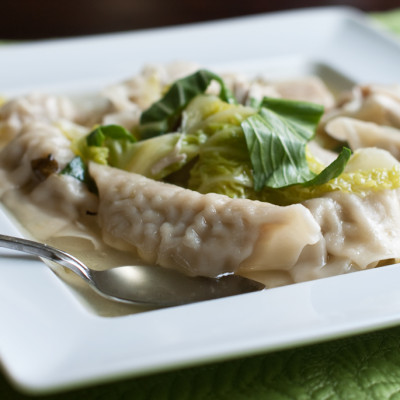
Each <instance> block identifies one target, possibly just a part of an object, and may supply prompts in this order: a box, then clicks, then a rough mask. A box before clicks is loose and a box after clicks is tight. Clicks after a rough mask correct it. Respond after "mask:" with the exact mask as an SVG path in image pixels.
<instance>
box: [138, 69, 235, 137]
mask: <svg viewBox="0 0 400 400" xmlns="http://www.w3.org/2000/svg"><path fill="white" fill-rule="evenodd" d="M213 80H215V81H217V82H218V83H219V84H220V86H221V90H220V94H219V97H220V98H221V99H222V100H223V101H226V102H227V103H230V104H236V99H235V98H234V96H233V94H232V93H231V92H230V90H229V89H228V88H227V87H226V86H225V83H224V81H223V80H222V79H221V78H220V77H219V76H218V75H216V74H214V73H213V72H210V71H208V70H204V69H202V70H199V71H197V72H195V73H194V74H192V75H189V76H187V77H185V78H182V79H179V80H177V81H175V82H174V83H173V84H172V86H171V87H170V89H169V90H168V92H167V93H166V94H165V96H164V97H163V98H162V99H160V100H159V101H157V102H155V103H154V104H153V105H151V106H150V108H148V109H147V110H146V111H144V112H143V113H142V115H141V118H140V125H139V133H140V137H141V139H149V138H151V137H154V136H158V135H162V134H164V133H168V132H172V131H173V130H174V129H175V127H176V124H177V123H178V121H179V119H180V116H181V112H182V110H183V109H184V108H185V107H186V106H187V105H188V104H189V102H190V101H191V100H192V99H193V98H194V97H196V96H197V95H199V94H202V93H204V92H205V91H206V90H207V88H208V86H209V85H210V83H211V82H212V81H213Z"/></svg>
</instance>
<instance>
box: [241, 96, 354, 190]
mask: <svg viewBox="0 0 400 400" xmlns="http://www.w3.org/2000/svg"><path fill="white" fill-rule="evenodd" d="M262 104H263V105H264V106H266V105H268V107H269V108H268V109H267V108H265V107H263V108H261V110H260V111H259V113H258V114H255V115H252V116H250V117H248V118H247V119H246V120H244V121H243V122H242V124H241V126H242V128H243V131H244V135H245V139H246V144H247V148H248V151H249V155H250V161H251V164H252V168H253V179H254V189H255V190H257V191H258V190H261V189H263V188H264V187H270V188H281V187H286V186H290V185H294V184H305V185H309V186H311V185H320V184H322V183H325V182H327V181H328V180H330V179H332V178H334V177H336V176H338V175H339V174H340V173H341V172H342V171H343V169H344V167H345V165H346V163H347V161H348V159H349V157H350V153H349V150H348V149H345V150H343V151H342V153H341V154H340V155H339V157H338V158H337V159H336V160H335V161H334V162H333V163H332V164H330V165H329V166H328V167H327V168H325V169H324V170H323V171H322V172H321V173H320V174H318V175H316V174H315V173H314V172H313V171H311V170H310V168H309V166H308V163H307V159H306V145H307V143H308V142H309V141H310V140H311V139H312V137H313V136H314V134H315V128H316V126H317V123H318V121H319V119H320V117H321V115H322V112H323V108H322V107H321V106H319V105H314V104H312V103H306V102H298V101H288V100H282V99H264V100H263V102H262Z"/></svg>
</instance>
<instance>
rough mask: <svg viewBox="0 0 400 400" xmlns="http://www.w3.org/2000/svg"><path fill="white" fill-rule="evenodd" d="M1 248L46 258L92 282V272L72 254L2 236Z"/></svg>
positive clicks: (0, 238) (29, 241)
mask: <svg viewBox="0 0 400 400" xmlns="http://www.w3.org/2000/svg"><path fill="white" fill-rule="evenodd" d="M0 247H5V248H7V249H12V250H17V251H22V252H24V253H29V254H33V255H35V256H38V257H43V258H46V259H47V260H50V261H53V262H56V263H57V264H60V265H62V266H63V267H66V268H68V269H70V270H71V271H73V272H75V273H76V274H77V275H79V276H80V277H81V278H83V279H84V280H86V281H87V282H91V281H92V277H91V273H90V272H91V271H90V269H89V268H88V267H87V266H86V265H85V264H83V263H82V262H81V261H79V260H78V259H76V258H75V257H73V256H71V255H70V254H68V253H65V252H64V251H62V250H59V249H56V248H54V247H52V246H49V245H47V244H44V243H38V242H34V241H32V240H28V239H22V238H17V237H14V236H7V235H1V234H0Z"/></svg>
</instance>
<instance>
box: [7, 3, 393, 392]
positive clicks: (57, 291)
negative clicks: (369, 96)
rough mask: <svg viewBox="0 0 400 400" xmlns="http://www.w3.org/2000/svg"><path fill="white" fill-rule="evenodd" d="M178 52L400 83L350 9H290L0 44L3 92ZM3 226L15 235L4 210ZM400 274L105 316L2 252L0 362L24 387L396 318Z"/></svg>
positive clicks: (262, 346) (113, 73)
mask: <svg viewBox="0 0 400 400" xmlns="http://www.w3.org/2000/svg"><path fill="white" fill-rule="evenodd" d="M176 59H183V60H190V61H196V62H198V63H200V64H203V65H204V66H207V67H208V68H211V69H214V70H215V69H217V70H227V69H228V70H234V71H242V70H245V71H253V72H265V73H268V74H269V75H271V76H279V77H282V76H284V75H287V76H291V75H296V76H297V75H302V74H307V73H313V74H317V75H321V76H322V77H323V78H324V79H326V80H327V82H328V84H332V85H333V86H336V87H338V86H339V87H340V89H342V88H345V87H349V85H350V84H351V83H352V82H363V83H368V82H379V83H396V82H397V83H398V82H400V69H399V67H398V66H399V65H400V46H399V44H398V43H397V42H396V41H395V40H394V39H391V38H390V37H389V36H388V35H386V34H384V33H382V32H380V31H378V30H376V29H375V28H373V27H372V26H371V25H370V24H369V22H368V21H367V19H366V18H365V17H364V15H363V14H361V13H359V12H357V11H355V10H352V9H347V8H323V9H312V10H307V11H289V12H284V13H275V14H269V15H259V16H253V17H245V18H239V19H233V20H226V21H221V22H212V23H204V24H196V25H190V26H181V27H174V28H168V29H157V30H148V31H142V32H133V33H123V34H112V35H104V36H96V37H89V38H79V39H71V40H54V41H47V42H40V43H31V44H21V45H9V46H2V47H1V48H0V65H1V74H0V92H2V94H6V95H8V94H10V95H14V94H18V93H23V92H28V91H31V90H42V91H52V92H63V91H69V92H73V91H75V92H86V91H90V90H92V89H97V88H102V87H104V86H105V85H107V84H109V83H111V82H117V81H120V80H122V79H124V78H127V77H129V76H132V75H133V74H134V73H136V72H137V71H138V70H139V69H140V68H141V67H142V66H143V65H144V64H146V63H155V62H162V63H164V62H168V61H174V60H176ZM0 223H1V226H2V228H1V231H2V232H3V233H9V234H18V232H17V228H16V226H15V224H13V223H12V222H10V220H9V219H8V218H7V217H6V215H5V214H1V215H0ZM398 282H400V268H399V267H398V266H389V267H385V268H380V269H377V270H369V271H365V272H357V273H353V274H349V275H346V276H338V277H333V278H327V279H321V280H318V281H313V282H307V283H302V284H296V285H290V286H286V287H282V288H276V289H272V290H266V291H263V292H260V293H253V294H248V295H241V296H236V297H231V298H226V299H221V300H216V301H210V302H203V303H197V304H193V305H188V306H181V307H175V308H169V309H163V310H155V311H147V312H142V313H138V314H131V315H124V316H117V317H112V318H111V317H104V316H100V315H99V314H96V313H95V312H93V311H92V310H90V309H88V308H87V307H85V306H84V305H83V303H82V301H81V300H80V299H79V296H77V295H76V293H75V292H74V291H72V290H71V289H70V288H69V287H68V286H67V285H66V284H65V283H64V282H62V281H61V280H60V279H59V278H57V276H56V275H55V274H53V273H52V272H51V271H50V270H49V269H48V268H47V267H46V266H45V265H44V264H43V263H41V262H40V261H34V260H32V259H29V258H24V257H20V256H18V257H17V256H15V254H13V253H11V252H8V251H4V250H3V251H1V258H0V321H1V329H0V357H1V363H2V366H3V368H4V371H5V372H6V374H7V375H8V376H9V377H10V379H11V380H12V381H14V382H15V383H16V384H17V385H18V386H19V387H20V388H22V389H24V390H27V391H31V392H38V393H39V392H46V391H56V390H61V389H63V388H66V387H77V386H80V385H85V384H89V383H93V382H96V381H102V382H104V381H105V380H112V379H115V378H121V377H123V376H137V375H140V374H145V373H149V372H154V371H161V370H166V369H169V368H177V367H181V366H184V365H195V364H199V363H203V362H210V361H212V360H221V359H227V358H229V357H237V356H242V355H250V354H255V353H259V352H264V351H271V350H276V349H282V348H286V347H289V346H296V345H301V344H305V343H311V342H315V341H321V340H325V339H328V338H336V337H340V336H344V335H349V334H354V333H359V332H365V331H367V330H372V329H377V328H384V327H388V326H391V325H394V324H398V323H400V290H399V285H398Z"/></svg>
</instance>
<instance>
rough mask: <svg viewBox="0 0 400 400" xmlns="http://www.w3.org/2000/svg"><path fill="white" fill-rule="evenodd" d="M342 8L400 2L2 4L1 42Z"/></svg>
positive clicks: (382, 7) (38, 0) (375, 8)
mask: <svg viewBox="0 0 400 400" xmlns="http://www.w3.org/2000/svg"><path fill="white" fill-rule="evenodd" d="M338 5H341V6H351V7H355V8H358V9H360V10H362V11H366V12H382V11H388V10H393V9H395V8H397V7H400V0H396V1H395V0H353V1H347V2H343V1H335V0H326V1H317V0H300V1H296V0H229V1H227V0H224V1H221V0H220V1H218V0H197V1H194V0H186V1H185V0H68V1H67V0H0V7H1V8H0V10H1V11H0V12H1V16H2V18H1V23H0V39H44V38H54V37H67V36H80V35H88V34H99V33H109V32H119V31H127V30H137V29H147V28H155V27H162V26H170V25H178V24H185V23H191V22H200V21H207V20H216V19H221V18H229V17H237V16H242V15H252V14H257V13H265V12H271V11H280V10H286V9H298V8H308V7H320V6H338Z"/></svg>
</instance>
